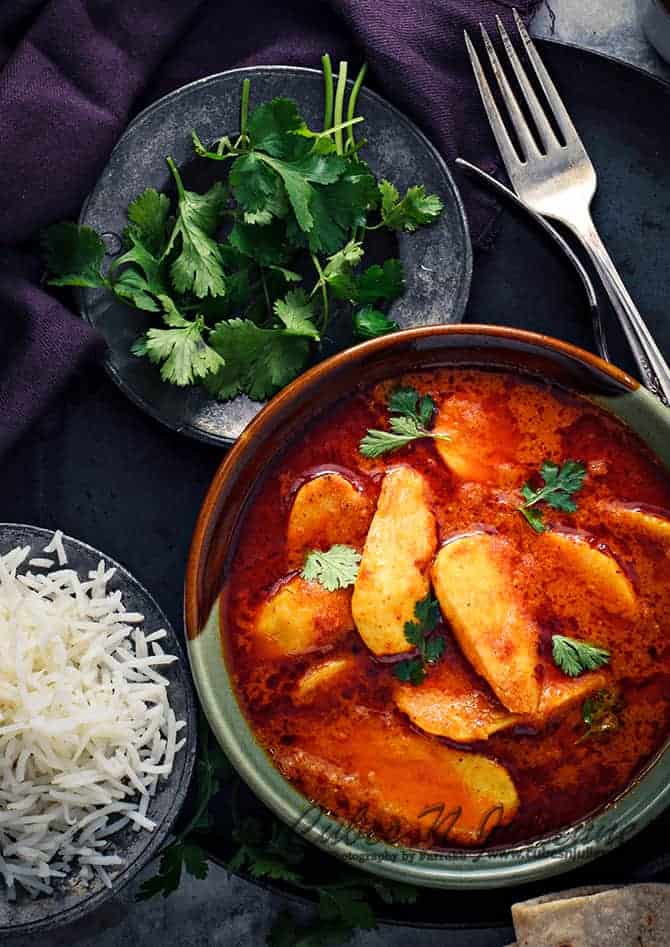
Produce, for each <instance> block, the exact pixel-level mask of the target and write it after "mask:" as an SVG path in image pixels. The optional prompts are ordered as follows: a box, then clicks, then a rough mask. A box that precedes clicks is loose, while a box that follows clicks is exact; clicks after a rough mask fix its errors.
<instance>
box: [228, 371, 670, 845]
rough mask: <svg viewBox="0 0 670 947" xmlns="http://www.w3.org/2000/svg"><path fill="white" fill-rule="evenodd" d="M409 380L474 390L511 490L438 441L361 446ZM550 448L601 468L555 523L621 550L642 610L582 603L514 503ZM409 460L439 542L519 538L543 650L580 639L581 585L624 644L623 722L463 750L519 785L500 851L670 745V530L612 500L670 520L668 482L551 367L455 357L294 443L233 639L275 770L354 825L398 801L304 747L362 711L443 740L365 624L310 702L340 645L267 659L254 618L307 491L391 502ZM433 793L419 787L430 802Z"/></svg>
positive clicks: (249, 549)
mask: <svg viewBox="0 0 670 947" xmlns="http://www.w3.org/2000/svg"><path fill="white" fill-rule="evenodd" d="M400 384H402V385H410V386H413V387H415V388H417V389H418V390H419V391H421V392H422V393H429V394H430V395H431V396H432V397H433V399H434V400H435V402H436V403H437V404H438V406H439V405H440V404H441V403H442V401H443V400H444V399H448V398H458V397H460V396H463V395H464V396H465V397H466V398H470V399H475V400H476V401H477V403H478V404H479V406H480V407H481V408H482V409H483V411H484V412H485V416H486V418H487V421H488V428H487V430H488V432H489V435H490V442H489V445H488V449H489V450H490V457H489V460H493V461H494V462H496V463H498V464H499V465H501V469H502V467H504V466H505V465H509V477H508V478H507V479H508V480H509V482H505V479H506V474H505V473H503V475H502V478H501V479H502V481H503V482H502V485H501V484H500V482H499V483H498V484H497V485H495V486H491V485H489V484H485V483H475V482H467V481H462V480H459V479H458V478H457V477H456V476H454V474H453V473H452V472H451V471H450V470H449V469H448V468H447V466H446V465H445V464H444V463H443V462H442V460H441V459H440V457H439V456H438V453H437V451H436V449H435V447H434V444H433V442H431V441H428V440H422V441H416V442H414V443H413V444H411V445H409V446H408V447H406V448H403V449H401V450H399V451H396V452H394V453H392V454H387V455H385V456H382V457H379V458H377V459H374V460H370V459H366V458H365V457H363V456H362V455H361V454H360V452H359V450H358V445H359V442H360V440H361V437H362V436H363V435H364V434H365V432H366V430H367V429H368V428H384V427H386V426H387V422H388V414H387V400H388V393H389V391H390V390H392V389H393V388H395V387H397V386H398V385H400ZM545 458H552V459H554V460H556V461H557V462H560V461H564V460H566V459H568V458H572V459H578V460H581V461H582V462H584V463H585V464H586V466H587V470H588V474H587V478H586V481H585V484H584V487H583V488H582V490H581V492H580V493H579V495H578V496H577V500H578V510H577V512H576V513H574V514H568V513H559V512H556V511H553V510H547V511H546V514H545V517H546V522H547V526H548V527H549V528H559V529H564V530H576V531H579V532H580V534H583V535H584V536H588V538H589V541H590V542H591V543H593V544H597V545H598V546H599V547H600V548H602V549H603V550H604V551H606V552H607V553H608V554H611V555H613V556H614V557H615V558H616V559H617V561H618V562H619V563H620V565H621V566H622V568H623V570H624V571H625V573H626V575H627V576H628V577H629V578H630V579H631V581H632V583H633V587H634V589H635V593H636V595H637V598H638V610H637V614H636V617H635V619H634V620H631V619H630V617H628V618H626V617H624V616H622V615H620V614H616V613H612V612H611V611H608V610H607V609H606V608H602V607H601V606H600V605H599V603H597V602H594V601H593V600H589V599H588V597H586V596H584V597H583V600H581V601H580V599H579V594H580V593H579V588H578V587H577V588H575V587H574V585H573V584H571V583H570V582H569V581H568V580H567V578H566V577H562V576H561V574H560V564H557V563H556V561H555V560H554V559H553V558H551V557H550V556H549V555H547V556H546V561H545V560H543V558H542V555H541V554H539V553H538V534H537V533H535V532H534V531H533V530H532V529H531V528H530V527H529V526H528V524H527V523H526V521H525V520H524V518H523V517H522V516H521V515H520V514H519V513H518V512H516V507H517V506H518V504H519V502H520V499H519V493H518V488H519V487H520V486H521V484H522V483H523V482H524V481H525V480H526V479H527V478H528V477H530V476H532V474H533V472H534V471H537V470H538V469H539V467H540V465H541V463H542V461H543V460H544V459H545ZM400 464H403V465H409V466H411V467H413V468H415V469H416V470H417V471H419V472H420V473H421V474H422V475H423V476H424V478H425V479H426V481H427V483H428V487H429V496H430V503H431V506H432V510H433V512H434V514H435V516H436V519H437V523H438V533H439V536H438V539H439V542H440V543H442V542H444V540H445V539H447V538H448V537H450V536H452V535H454V534H455V533H459V532H462V531H464V530H470V529H473V528H477V529H485V530H493V531H496V532H497V533H499V534H501V535H502V536H504V537H506V538H508V539H510V540H511V541H512V542H513V544H514V547H515V549H516V558H515V563H514V577H515V578H514V586H515V589H518V590H519V593H520V594H521V595H523V597H524V601H525V605H526V606H527V607H528V608H531V609H533V610H534V613H535V615H536V618H537V620H538V622H539V624H540V628H541V643H540V650H541V652H542V653H544V654H545V655H546V656H550V653H551V646H550V640H551V635H552V634H554V633H557V632H559V633H561V634H565V635H571V634H572V635H574V636H575V637H579V635H577V634H576V633H575V626H574V621H573V620H572V619H568V620H566V619H565V618H561V617H560V616H558V615H557V612H556V610H555V605H556V601H557V599H558V600H560V598H561V596H568V597H570V596H571V597H572V602H571V609H572V613H573V614H574V615H575V616H577V619H580V620H581V623H582V624H581V627H582V628H583V627H588V629H589V639H590V640H593V641H595V642H596V643H598V644H599V645H601V646H604V647H607V648H608V649H609V650H610V651H611V665H610V669H611V673H612V676H613V678H614V680H615V682H616V685H617V686H618V687H620V689H621V693H622V696H623V702H624V709H623V711H622V714H621V725H620V728H619V729H618V730H616V731H615V732H611V733H607V734H605V735H598V736H593V737H590V738H588V739H585V740H582V741H581V742H577V741H578V740H579V738H580V737H582V735H583V734H584V732H585V725H584V722H583V720H582V708H581V703H580V704H577V705H576V706H574V707H571V708H570V709H569V710H568V711H567V712H566V713H565V714H564V715H563V716H561V717H559V718H558V719H556V720H552V721H551V722H550V723H549V724H548V725H547V726H546V727H545V728H544V729H541V730H537V729H534V728H532V727H528V726H517V727H513V728H512V729H508V730H504V731H502V732H498V733H495V734H493V735H492V736H490V737H489V739H488V740H485V741H479V742H478V743H476V744H469V745H465V746H464V745H463V744H450V745H452V746H458V747H459V748H462V749H463V750H465V751H476V752H478V753H481V754H483V755H484V756H486V757H488V758H490V759H493V760H497V761H498V762H499V763H501V764H502V765H503V766H504V767H505V768H506V769H507V770H508V772H509V774H510V776H511V777H512V779H513V781H514V784H515V786H516V790H517V792H518V795H519V799H520V804H519V810H518V812H517V814H516V816H515V818H514V819H513V820H512V821H511V823H510V824H509V825H507V826H504V827H499V828H497V829H495V830H494V831H493V833H492V834H491V835H490V837H489V839H488V842H487V844H488V845H500V844H509V843H514V842H518V841H522V840H528V839H531V838H533V837H537V836H538V835H541V834H544V833H547V832H549V831H553V830H556V829H558V828H560V827H563V826H565V825H567V824H569V823H572V822H574V821H576V820H578V819H580V818H581V817H583V816H584V815H586V814H587V813H589V812H591V811H593V810H594V809H596V808H597V807H599V806H601V805H602V804H604V803H605V802H606V801H607V800H609V799H611V798H612V797H613V796H615V795H617V794H618V793H619V792H621V791H622V790H623V789H625V787H626V786H627V784H628V783H629V782H630V780H631V779H632V778H633V777H634V776H635V774H636V773H637V772H638V771H639V770H640V768H641V767H642V766H643V765H644V764H645V762H646V761H648V760H649V758H650V757H651V756H652V755H653V754H654V753H655V752H656V751H658V750H659V748H660V747H661V746H662V745H663V743H664V741H665V740H666V739H667V736H668V732H669V729H670V633H669V632H670V627H669V626H670V582H669V581H668V579H669V577H670V542H663V541H662V540H661V539H659V538H658V537H652V536H650V535H648V534H646V533H645V531H644V530H641V529H637V528H631V527H629V526H628V527H625V526H624V527H622V526H621V524H618V525H617V524H616V523H615V522H613V521H612V520H611V518H610V517H609V515H608V512H607V511H608V508H609V507H610V506H611V504H612V503H617V504H623V505H632V506H634V507H635V508H636V509H640V510H645V509H648V510H651V511H655V512H663V511H665V515H670V514H669V513H668V512H667V511H670V479H669V477H668V474H667V473H666V472H665V471H664V469H663V467H662V466H661V465H660V463H659V462H658V461H657V460H656V459H655V458H654V456H653V455H652V454H651V452H650V451H649V450H648V449H647V448H646V446H645V445H644V444H643V443H642V442H641V441H640V439H639V438H638V437H637V436H636V435H635V434H633V433H632V432H631V431H630V430H628V429H627V428H626V427H625V426H624V425H623V424H622V423H621V422H620V421H618V420H617V419H615V418H614V417H612V416H611V415H609V414H607V413H606V412H604V411H603V410H601V409H599V408H598V407H596V406H595V405H593V404H591V403H590V402H588V401H586V400H585V399H581V398H579V397H577V396H575V395H572V394H570V393H568V392H566V391H564V390H561V389H558V388H556V387H553V386H549V385H545V384H542V383H541V382H538V381H537V380H535V379H532V380H531V379H526V378H524V377H521V376H517V375H511V374H506V373H502V372H501V373H496V372H485V371H479V370H467V369H442V370H435V371H431V372H430V373H428V372H426V373H417V374H414V375H408V376H405V377H403V378H402V379H398V380H395V381H394V382H393V383H390V382H389V383H384V384H380V385H377V386H374V387H368V388H364V387H362V388H361V389H360V390H359V391H357V392H356V393H354V394H353V395H352V396H351V397H349V398H347V399H345V400H343V401H342V402H340V403H338V404H337V405H336V406H335V407H334V408H333V409H331V410H330V411H329V412H328V413H327V414H326V415H325V416H323V417H321V418H320V419H318V420H316V421H315V422H314V423H313V424H312V425H311V426H310V427H309V428H308V429H307V430H306V431H305V432H304V434H303V436H302V437H301V439H300V440H299V441H298V442H296V443H294V444H290V445H288V447H287V448H286V450H285V452H284V453H283V455H282V456H281V457H280V458H279V459H278V460H277V461H276V463H275V465H274V466H273V467H272V468H271V469H269V470H268V472H267V476H266V479H265V481H264V483H263V485H262V487H261V489H260V491H259V492H258V494H257V495H256V497H255V499H254V501H253V503H252V504H251V507H250V509H249V511H248V513H247V515H246V518H245V520H244V522H243V524H242V527H241V529H240V533H239V546H238V549H237V553H236V556H235V559H234V565H233V568H232V572H231V575H230V577H229V583H228V593H229V594H228V595H227V596H226V597H225V599H226V605H225V608H226V614H225V616H222V617H224V621H222V627H223V628H225V629H226V640H225V642H224V646H225V650H226V654H227V660H228V662H229V666H231V669H232V672H233V676H234V680H235V683H236V686H237V689H238V694H239V698H240V701H241V704H242V707H243V709H244V711H245V713H246V715H247V717H248V719H249V720H250V722H251V724H252V726H253V728H254V731H255V733H256V734H257V737H258V739H259V741H260V742H261V744H262V745H263V746H264V747H265V748H266V750H267V752H268V754H269V755H270V757H271V758H272V760H273V761H274V763H275V765H276V766H277V767H278V768H279V769H280V771H283V772H284V773H285V775H287V777H289V778H290V779H291V781H292V782H293V783H294V784H295V785H296V786H297V788H298V789H300V790H301V791H302V792H304V793H305V795H307V796H308V797H309V798H311V799H312V800H313V801H315V802H316V803H318V804H320V805H321V806H322V807H323V808H324V809H327V810H329V811H332V812H334V813H335V814H336V815H337V816H339V817H341V818H343V819H344V820H345V821H346V820H348V821H354V820H358V821H359V822H362V824H363V827H364V828H366V829H370V830H372V831H373V832H375V833H377V834H378V835H380V836H382V837H384V836H386V837H387V838H388V837H389V836H390V835H391V834H392V832H391V830H390V828H389V825H388V824H387V823H385V821H384V816H383V813H380V812H379V811H377V810H375V808H374V807H372V811H367V810H366V800H365V798H362V797H361V796H360V794H359V793H358V790H357V788H356V786H355V785H354V784H352V788H351V791H350V792H342V790H341V787H339V788H333V786H332V785H331V784H330V783H329V781H328V778H327V775H326V774H324V773H318V772H317V773H315V772H313V771H312V770H306V771H305V772H300V771H299V767H298V768H297V769H296V766H295V765H294V763H293V762H291V760H292V759H293V758H294V757H293V756H292V754H294V751H295V749H296V748H300V747H305V748H308V749H312V748H314V747H319V746H323V747H327V746H328V745H329V744H330V743H332V742H333V741H334V740H337V739H343V738H344V739H346V732H345V731H346V727H345V728H344V730H343V728H342V720H346V719H349V720H350V721H351V732H352V733H354V732H355V727H356V714H357V713H358V711H359V708H361V707H364V708H367V710H368V711H370V712H372V713H379V714H384V715H389V714H390V715H393V718H394V725H397V726H398V727H400V728H402V729H403V730H407V731H412V732H414V733H421V735H422V739H423V740H425V741H427V743H429V744H431V745H438V744H440V743H444V742H445V741H444V740H443V739H442V738H440V737H435V736H430V735H428V734H424V733H423V732H422V731H419V730H418V729H417V728H416V727H414V726H413V725H412V724H411V723H410V722H409V720H408V719H407V718H406V717H405V716H404V715H403V714H402V713H401V712H400V711H399V710H398V709H397V708H396V707H395V705H394V703H393V699H392V692H393V686H394V683H396V681H395V678H394V676H393V673H392V668H393V663H394V659H392V658H391V659H389V658H383V659H377V658H375V657H374V656H373V655H372V654H371V653H370V652H369V651H368V650H367V648H366V647H365V645H364V644H363V642H362V640H361V639H360V637H359V636H358V634H357V633H356V632H351V633H350V634H348V635H347V636H345V637H344V638H342V639H341V640H340V641H338V643H337V644H335V645H334V646H331V647H330V648H328V649H326V653H327V656H328V657H329V658H330V657H339V656H342V655H344V656H353V663H352V664H351V666H350V668H349V669H348V671H347V675H346V679H345V680H344V681H342V680H338V681H337V683H336V684H334V685H333V686H332V687H331V688H328V690H327V693H326V694H323V695H321V696H320V699H319V700H318V701H316V702H313V703H311V704H308V705H302V704H298V703H296V702H295V701H294V700H293V699H292V694H293V692H294V690H295V686H296V682H297V681H298V680H299V678H300V677H301V676H302V675H303V674H304V673H305V671H307V670H308V669H309V668H310V667H311V666H313V665H314V663H315V662H316V661H317V660H318V659H319V658H323V656H324V652H323V651H322V652H321V653H317V654H315V653H309V654H305V655H301V656H298V657H291V658H280V659H277V658H264V657H263V656H262V655H259V653H258V649H257V648H256V647H255V643H254V635H253V623H254V616H255V615H256V613H257V610H258V608H259V606H260V605H261V604H262V602H263V601H264V600H265V599H266V598H267V596H268V595H269V593H270V591H271V590H272V589H273V587H275V586H276V584H277V583H278V582H279V581H281V580H282V579H283V578H284V577H285V576H286V575H287V573H288V572H289V568H288V566H287V561H286V559H287V557H286V544H285V536H286V524H287V519H288V514H289V510H290V506H291V502H292V499H293V496H294V494H295V491H296V489H297V487H298V486H299V485H300V484H301V483H303V482H305V480H307V479H309V478H310V477H311V476H314V475H315V474H318V473H319V472H320V471H323V470H324V469H327V470H338V469H343V470H345V471H348V473H349V476H352V477H355V479H356V482H357V484H358V485H359V487H360V489H361V490H364V491H365V492H366V493H367V494H368V495H369V497H370V499H371V500H372V501H373V502H376V498H377V496H378V493H379V489H380V482H381V479H382V477H383V475H384V473H385V471H386V470H387V469H388V468H390V467H394V466H398V465H400ZM538 556H539V558H538ZM559 611H560V609H559ZM575 620H576V619H575ZM441 630H442V631H443V633H444V634H445V635H446V637H447V639H448V643H447V651H446V654H445V657H444V659H443V660H445V661H455V662H461V663H462V664H463V666H464V668H465V673H466V674H470V675H471V676H472V680H473V684H476V685H477V686H479V687H481V686H482V680H481V679H479V678H478V677H477V675H476V674H475V673H474V671H472V669H471V668H469V666H468V664H467V661H466V660H465V658H464V657H463V655H462V654H461V652H460V649H459V647H458V644H457V643H456V641H455V639H454V638H453V636H452V635H451V634H450V632H449V628H448V627H447V626H445V627H444V628H443V629H441ZM555 673H556V674H560V672H559V671H558V670H556V671H555ZM336 722H337V723H336ZM335 725H336V728H337V732H336V733H335V734H334V732H333V727H334V726H335ZM370 765H371V766H374V760H371V761H370ZM424 802H425V800H424V799H423V798H418V797H417V800H416V807H417V811H418V810H419V809H421V807H422V805H423V804H424ZM361 813H363V815H362V816H361ZM403 841H405V842H409V843H410V844H424V845H426V844H430V845H432V846H433V847H440V846H444V845H447V846H448V845H449V844H450V843H449V842H448V841H445V840H444V839H442V840H440V839H436V838H435V837H430V838H428V840H427V839H426V837H422V838H420V837H419V836H417V835H416V834H412V832H411V830H408V832H406V833H405V835H404V836H403Z"/></svg>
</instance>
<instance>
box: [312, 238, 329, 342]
mask: <svg viewBox="0 0 670 947" xmlns="http://www.w3.org/2000/svg"><path fill="white" fill-rule="evenodd" d="M310 256H311V258H312V263H313V264H314V268H315V269H316V272H317V273H318V274H319V281H318V283H317V284H316V286H315V287H314V289H313V290H312V293H314V292H315V291H316V290H317V289H320V290H321V300H322V302H323V313H322V314H321V328H322V329H325V327H326V326H327V325H328V319H329V318H330V313H329V307H328V287H327V286H326V279H325V277H324V275H323V270H322V269H321V264H320V263H319V259H318V257H317V256H316V254H315V253H310Z"/></svg>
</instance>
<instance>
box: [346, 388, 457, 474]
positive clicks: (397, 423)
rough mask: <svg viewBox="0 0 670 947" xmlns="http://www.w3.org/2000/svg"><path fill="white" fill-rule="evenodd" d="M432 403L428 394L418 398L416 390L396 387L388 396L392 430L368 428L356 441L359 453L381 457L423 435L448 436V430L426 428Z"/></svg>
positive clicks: (444, 438)
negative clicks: (438, 431) (440, 430)
mask: <svg viewBox="0 0 670 947" xmlns="http://www.w3.org/2000/svg"><path fill="white" fill-rule="evenodd" d="M435 407H436V406H435V402H434V401H433V399H432V398H431V397H430V395H424V396H423V397H422V398H421V397H420V396H419V392H418V391H415V390H414V389H413V388H399V389H397V390H396V391H395V392H394V393H393V394H392V395H391V397H390V399H389V411H390V412H391V415H392V416H391V418H390V419H389V427H390V428H391V431H390V432H389V431H379V430H375V429H370V430H368V432H367V434H366V435H365V437H364V438H363V439H362V440H361V442H360V444H359V450H360V452H361V454H363V456H364V457H380V456H381V455H382V454H386V453H389V452H390V451H394V450H398V449H399V448H401V447H405V446H407V444H411V442H412V441H415V440H418V439H420V438H424V437H430V438H433V439H435V440H445V441H448V440H450V436H449V435H448V434H441V433H434V432H433V431H430V430H428V427H427V425H428V424H429V423H430V421H431V419H432V416H433V413H434V411H435Z"/></svg>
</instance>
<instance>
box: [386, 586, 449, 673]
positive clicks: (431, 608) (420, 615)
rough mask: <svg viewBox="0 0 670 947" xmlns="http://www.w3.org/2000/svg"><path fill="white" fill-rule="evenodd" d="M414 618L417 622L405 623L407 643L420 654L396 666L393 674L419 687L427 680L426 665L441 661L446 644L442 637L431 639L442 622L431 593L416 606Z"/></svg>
mask: <svg viewBox="0 0 670 947" xmlns="http://www.w3.org/2000/svg"><path fill="white" fill-rule="evenodd" d="M414 618H415V621H408V622H405V628H404V632H405V638H406V640H407V643H408V644H411V645H412V646H413V647H415V648H417V650H418V652H419V654H418V656H417V657H415V658H410V659H408V660H406V661H401V662H400V664H396V665H395V667H394V669H393V673H394V674H395V676H396V677H398V678H399V679H400V680H401V681H405V682H407V683H410V684H414V685H417V684H421V683H422V682H423V680H424V679H425V676H426V670H425V666H426V664H436V663H437V662H438V661H439V660H440V658H441V657H442V655H443V654H444V649H445V647H446V642H445V640H444V638H443V637H442V635H435V636H433V637H429V635H431V634H432V632H433V631H434V630H435V627H436V626H437V623H438V622H439V620H440V606H439V604H438V602H437V599H435V598H433V596H432V595H431V593H430V592H428V594H427V595H426V596H425V597H424V598H422V599H421V600H420V601H418V602H417V603H416V605H415V606H414Z"/></svg>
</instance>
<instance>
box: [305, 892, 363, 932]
mask: <svg viewBox="0 0 670 947" xmlns="http://www.w3.org/2000/svg"><path fill="white" fill-rule="evenodd" d="M319 917H320V918H321V919H322V920H323V921H341V922H342V923H344V924H347V925H348V926H349V927H352V928H356V927H359V928H362V929H363V930H368V931H369V930H372V929H373V928H375V927H376V926H377V921H376V919H375V916H374V914H373V912H372V909H371V908H370V905H369V904H368V901H367V898H366V894H365V891H364V890H362V889H361V888H329V887H324V888H322V889H321V891H320V892H319Z"/></svg>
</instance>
